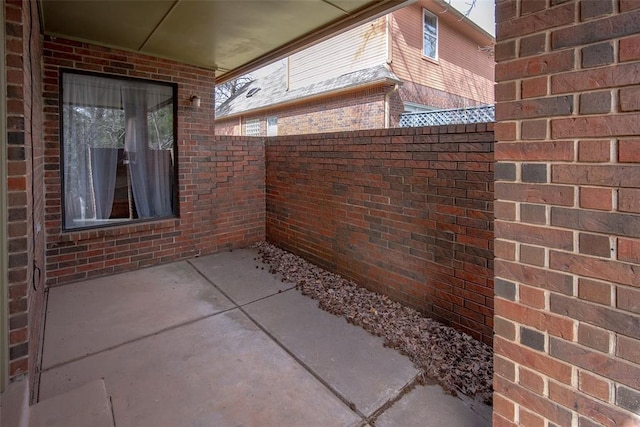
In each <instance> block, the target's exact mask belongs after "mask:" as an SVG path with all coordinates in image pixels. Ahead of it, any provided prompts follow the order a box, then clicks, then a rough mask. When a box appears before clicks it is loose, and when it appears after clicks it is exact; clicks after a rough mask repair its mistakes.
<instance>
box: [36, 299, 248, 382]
mask: <svg viewBox="0 0 640 427" xmlns="http://www.w3.org/2000/svg"><path fill="white" fill-rule="evenodd" d="M234 304H235V303H234ZM237 308H238V307H237V306H235V307H231V308H228V309H225V310H220V311H216V312H215V313H211V314H207V315H204V316H200V317H197V318H195V319H191V320H187V321H186V322H182V323H178V324H175V325H171V326H169V327H166V328H163V329H160V330H158V331H155V332H151V333H149V334H146V335H142V336H140V337H137V338H134V339H131V340H127V341H124V342H121V343H119V344H115V345H112V346H110V347H107V348H103V349H101V350H98V351H93V352H90V353H87V354H84V355H82V356H78V357H74V358H72V359H69V360H65V361H64V362H60V363H56V364H54V365H51V366H49V367H47V368H46V369H42V370H41V371H40V374H43V373H45V372H48V371H50V370H52V369H56V368H59V367H61V366H65V365H68V364H70V363H74V362H77V361H78V360H82V359H86V358H88V357H91V356H95V355H96V354H100V353H104V352H107V351H110V350H114V349H116V348H120V347H123V346H125V345H128V344H132V343H134V342H137V341H142V340H145V339H147V338H150V337H153V336H156V335H160V334H162V333H164V332H168V331H171V330H174V329H177V328H181V327H183V326H188V325H191V324H193V323H196V322H199V321H201V320H205V319H208V318H210V317H214V316H218V315H220V314H224V313H228V312H229V311H233V310H236V309H237Z"/></svg>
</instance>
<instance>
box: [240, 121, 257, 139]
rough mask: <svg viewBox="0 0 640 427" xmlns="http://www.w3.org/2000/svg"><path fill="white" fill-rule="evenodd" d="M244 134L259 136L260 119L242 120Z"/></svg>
mask: <svg viewBox="0 0 640 427" xmlns="http://www.w3.org/2000/svg"><path fill="white" fill-rule="evenodd" d="M244 134H245V135H246V136H260V119H249V120H247V121H245V122H244Z"/></svg>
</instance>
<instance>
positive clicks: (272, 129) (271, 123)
mask: <svg viewBox="0 0 640 427" xmlns="http://www.w3.org/2000/svg"><path fill="white" fill-rule="evenodd" d="M277 135H278V118H277V117H269V118H267V136H277Z"/></svg>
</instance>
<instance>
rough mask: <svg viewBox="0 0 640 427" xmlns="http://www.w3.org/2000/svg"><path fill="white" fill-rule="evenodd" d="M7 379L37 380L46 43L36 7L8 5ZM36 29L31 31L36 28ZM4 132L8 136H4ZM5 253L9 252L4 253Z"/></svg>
mask: <svg viewBox="0 0 640 427" xmlns="http://www.w3.org/2000/svg"><path fill="white" fill-rule="evenodd" d="M2 7H4V8H5V21H6V22H5V23H4V24H5V25H4V31H5V46H4V48H5V49H6V50H4V51H3V53H4V54H6V56H5V61H6V83H7V86H6V88H3V90H6V96H7V105H6V112H7V129H6V132H7V134H6V137H7V142H8V146H7V164H6V165H2V167H5V166H6V168H7V175H8V179H7V182H6V183H3V184H2V185H6V190H7V199H8V226H7V231H8V236H7V237H8V244H9V247H8V251H7V252H8V258H9V271H8V276H9V277H8V280H9V283H8V291H9V295H8V297H9V313H8V314H9V376H10V377H16V376H19V375H22V374H24V373H27V372H29V373H30V378H31V379H34V378H35V369H36V364H37V363H36V355H37V353H38V345H39V336H40V335H39V333H40V329H41V318H42V305H43V296H44V276H43V274H42V273H43V271H44V268H45V265H44V264H45V262H44V232H43V230H42V225H43V224H44V191H43V182H44V175H43V174H44V166H43V165H44V161H43V159H44V142H43V137H42V105H43V104H42V90H41V89H42V84H41V82H42V73H41V57H42V41H41V39H40V35H39V34H40V28H39V19H38V13H37V7H36V5H35V4H34V3H30V2H4V3H3V5H2ZM32 24H33V26H32ZM3 131H4V130H3ZM3 250H5V249H3Z"/></svg>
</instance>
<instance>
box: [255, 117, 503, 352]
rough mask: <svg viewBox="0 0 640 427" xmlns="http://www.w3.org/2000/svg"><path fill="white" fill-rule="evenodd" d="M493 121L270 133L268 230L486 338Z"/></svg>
mask: <svg viewBox="0 0 640 427" xmlns="http://www.w3.org/2000/svg"><path fill="white" fill-rule="evenodd" d="M493 141H494V135H493V125H492V124H473V125H457V126H448V127H447V126H441V127H431V128H410V129H390V130H375V131H359V132H353V133H335V134H319V135H302V136H290V137H277V138H268V139H267V141H266V182H267V186H266V188H267V200H266V205H267V239H268V240H270V241H272V242H274V243H276V244H278V245H280V246H282V247H283V248H285V249H287V250H290V251H292V252H295V253H297V254H299V255H301V256H303V257H305V258H306V259H308V260H311V261H313V262H314V263H317V264H319V265H321V266H322V267H325V268H327V269H329V270H332V271H335V272H337V273H339V274H342V275H344V276H346V277H349V278H351V279H353V280H355V281H356V282H357V283H359V284H362V285H365V286H367V287H369V288H371V289H373V290H375V291H379V292H381V293H385V294H387V295H389V296H391V297H392V298H394V299H396V300H398V301H401V302H404V303H407V304H409V305H411V306H413V307H416V308H418V309H420V310H421V311H424V312H425V313H427V314H429V315H432V316H433V317H435V318H436V319H439V320H442V321H445V322H447V323H449V324H452V325H454V326H456V327H457V328H459V329H461V330H463V331H465V332H467V333H469V334H470V335H472V336H474V337H475V338H477V339H481V340H483V341H484V342H487V343H490V342H491V341H492V333H493Z"/></svg>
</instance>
